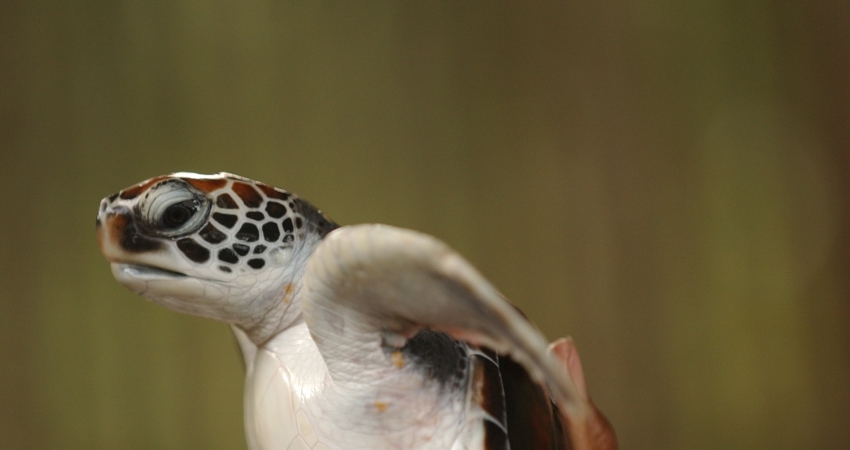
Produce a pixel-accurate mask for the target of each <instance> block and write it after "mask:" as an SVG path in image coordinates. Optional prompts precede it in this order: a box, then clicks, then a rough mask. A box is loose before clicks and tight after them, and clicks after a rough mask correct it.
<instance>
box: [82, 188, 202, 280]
mask: <svg viewBox="0 0 850 450" xmlns="http://www.w3.org/2000/svg"><path fill="white" fill-rule="evenodd" d="M110 198H111V197H107V198H105V199H103V200H102V201H101V202H100V209H99V210H98V214H97V220H96V221H95V226H96V228H97V242H98V245H99V246H100V252H101V253H103V256H104V257H105V258H106V259H107V260H108V261H109V262H110V263H112V266H113V273H116V274H117V273H118V272H120V273H121V274H122V275H123V276H122V277H121V278H132V277H135V276H139V277H143V278H150V277H165V278H174V277H178V276H179V277H185V276H186V275H185V274H184V273H183V272H184V271H185V270H188V269H190V268H189V267H177V266H178V265H179V263H180V262H181V259H180V258H179V257H177V255H174V254H173V249H172V247H171V246H169V245H166V243H165V242H163V240H162V239H158V238H151V237H147V236H145V235H143V234H141V233H140V232H139V230H138V228H137V227H136V224H135V221H134V218H133V212H132V210H131V208H130V207H129V205H124V204H117V205H116V204H114V203H112V202H110ZM117 267H120V269H116V268H117ZM116 270H118V272H116ZM116 278H118V275H116Z"/></svg>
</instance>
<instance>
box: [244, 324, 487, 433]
mask: <svg viewBox="0 0 850 450" xmlns="http://www.w3.org/2000/svg"><path fill="white" fill-rule="evenodd" d="M239 335H240V332H238V331H237V337H240V339H239V341H240V344H241V345H242V347H243V353H244V355H245V359H246V365H247V373H246V382H245V405H244V406H245V428H246V435H247V439H248V447H249V448H250V449H251V450H272V449H274V450H302V449H313V450H357V449H363V450H366V449H369V450H384V449H386V450H389V449H394V450H395V449H420V450H431V449H434V450H436V449H440V450H461V449H466V450H479V449H482V448H483V436H484V433H483V425H482V421H481V418H482V414H481V413H480V411H478V410H477V408H472V409H470V402H469V398H461V397H462V395H447V394H439V392H438V388H437V387H436V386H432V385H429V384H427V383H425V382H424V381H423V380H422V378H421V376H420V375H418V373H416V372H414V371H409V370H408V371H406V370H396V369H387V370H385V371H383V372H382V371H372V372H370V373H368V374H365V373H364V377H363V380H362V382H358V383H350V382H349V383H346V385H340V384H339V383H335V382H334V381H333V380H331V379H330V377H329V376H328V371H327V367H326V366H325V363H324V361H323V360H322V357H321V355H320V354H319V350H318V348H317V347H316V345H315V343H314V342H313V340H312V339H311V337H310V334H309V331H308V329H307V326H306V325H305V324H304V323H303V322H302V323H299V324H296V325H294V326H292V327H291V328H288V329H287V330H285V331H284V332H282V333H280V334H279V335H277V336H275V337H274V338H273V339H272V340H270V341H269V342H268V343H266V344H265V345H263V346H262V347H261V348H259V349H258V348H256V347H254V346H253V344H251V343H250V341H247V340H246V339H243V337H244V336H239Z"/></svg>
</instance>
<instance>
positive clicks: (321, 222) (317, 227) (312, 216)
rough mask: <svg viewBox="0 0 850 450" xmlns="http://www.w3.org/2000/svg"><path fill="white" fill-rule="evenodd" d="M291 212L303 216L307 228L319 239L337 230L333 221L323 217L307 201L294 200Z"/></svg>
mask: <svg viewBox="0 0 850 450" xmlns="http://www.w3.org/2000/svg"><path fill="white" fill-rule="evenodd" d="M292 206H293V208H292V209H293V210H294V211H295V212H296V213H298V214H301V215H302V216H304V220H306V221H307V225H308V227H309V228H312V229H313V230H314V231H315V232H316V233H318V234H319V236H320V237H322V238H324V237H325V236H327V234H328V233H330V232H331V231H333V230H336V229H337V228H339V225H337V224H336V222H334V221H333V220H331V219H330V218H328V216H326V215H324V214H323V213H322V211H320V210H319V209H318V208H316V207H315V206H313V205H312V204H311V203H310V202H308V201H307V200H304V199H301V198H296V199H294V200H293V204H292Z"/></svg>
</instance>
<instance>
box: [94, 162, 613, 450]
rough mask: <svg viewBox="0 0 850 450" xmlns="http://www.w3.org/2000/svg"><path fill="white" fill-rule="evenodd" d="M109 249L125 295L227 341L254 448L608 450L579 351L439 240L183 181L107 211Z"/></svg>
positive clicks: (266, 194)
mask: <svg viewBox="0 0 850 450" xmlns="http://www.w3.org/2000/svg"><path fill="white" fill-rule="evenodd" d="M97 234H98V241H99V244H100V248H101V251H102V252H103V254H104V256H105V257H106V259H107V260H109V262H110V263H111V267H112V273H113V275H114V276H115V278H116V279H117V280H118V281H119V282H121V283H122V284H123V285H125V286H126V287H128V288H129V289H131V290H133V291H134V292H136V293H138V294H140V295H141V296H143V297H145V298H147V299H149V300H152V301H154V302H157V303H160V304H161V305H163V306H165V307H167V308H169V309H172V310H175V311H178V312H183V313H187V314H193V315H196V316H202V317H208V318H212V319H217V320H220V321H223V322H226V323H228V324H229V325H231V327H232V329H233V332H234V334H235V335H236V338H237V341H238V343H239V346H240V348H241V350H242V354H243V357H244V360H245V364H246V382H245V397H244V399H245V400H244V408H245V427H246V435H247V440H248V447H249V448H251V449H252V450H270V449H288V450H301V449H313V450H328V449H352V450H353V449H369V450H384V449H422V450H425V449H441V450H448V449H452V450H460V449H468V450H478V449H507V448H512V449H514V450H521V449H547V450H548V449H564V448H613V447H610V446H608V447H604V446H602V447H599V446H597V447H594V446H593V445H594V444H593V442H591V441H592V440H593V439H595V437H594V436H592V435H593V433H594V430H593V429H592V426H591V427H590V428H588V430H590V431H587V430H585V431H582V429H581V426H578V428H577V425H576V423H580V422H581V421H582V420H584V421H588V420H589V421H590V422H593V420H597V419H596V415H595V414H596V412H595V410H594V409H593V407H592V405H591V404H590V403H589V402H588V401H587V396H586V393H585V392H584V389H583V384H584V383H583V379H578V380H576V381H578V386H577V385H576V383H575V382H574V381H573V379H571V377H570V374H572V375H573V376H574V377H578V378H581V377H582V376H583V375H581V369H580V366H578V369H577V370H576V369H575V367H574V366H575V364H572V361H573V359H574V360H575V361H578V360H577V354H575V358H572V357H571V356H570V355H569V352H570V351H571V350H570V349H571V348H572V347H570V346H571V344H570V343H569V342H566V341H561V342H560V343H559V344H558V345H556V346H555V354H557V355H560V356H561V358H560V359H559V358H555V357H552V355H551V353H547V345H546V342H545V341H544V339H543V337H542V336H541V335H540V333H539V332H538V331H537V330H536V329H535V328H534V327H533V326H532V325H531V323H530V322H529V321H528V320H527V319H526V318H525V317H524V316H523V315H522V314H521V313H520V312H519V311H518V310H517V309H515V308H514V307H512V306H511V305H510V304H509V303H508V302H507V301H506V300H505V299H504V298H503V297H502V296H501V295H500V294H499V292H498V291H497V290H496V289H495V288H494V287H493V286H492V285H491V284H490V283H488V282H487V281H486V280H485V279H484V278H483V277H482V276H481V275H480V274H479V273H478V272H477V271H476V270H475V269H474V268H473V267H472V266H471V265H470V264H469V263H468V262H466V261H465V260H464V259H463V258H462V257H460V256H459V255H458V254H457V253H455V252H453V251H452V250H451V249H450V248H449V247H448V246H446V245H445V244H443V243H442V242H440V241H438V240H437V239H435V238H433V237H430V236H428V235H425V234H421V233H418V232H414V231H410V230H404V229H399V228H395V227H391V226H386V225H356V226H346V227H340V226H338V225H337V224H336V223H334V222H333V221H332V220H331V219H329V218H328V217H327V216H325V215H324V214H323V213H322V212H321V211H319V210H318V209H317V208H315V207H314V206H313V205H311V204H310V203H308V202H307V201H305V200H303V199H301V198H299V197H298V196H296V195H294V194H292V193H290V192H287V191H285V190H282V189H278V188H274V187H272V186H269V185H266V184H263V183H260V182H256V181H253V180H249V179H247V178H243V177H239V176H236V175H232V174H228V173H221V174H217V175H199V174H194V173H186V172H181V173H174V174H171V175H165V176H160V177H155V178H151V179H149V180H147V181H144V182H142V183H139V184H137V185H135V186H132V187H129V188H127V189H124V190H122V191H120V192H118V193H115V194H113V195H110V196H109V197H106V198H104V199H103V200H102V201H101V203H100V209H99V211H98V215H97ZM564 352H566V353H564ZM573 353H574V352H573ZM568 363H569V364H568ZM571 364H572V366H570V365H571ZM567 366H569V367H568V369H569V370H568V369H567V368H565V367H567ZM562 416H566V418H567V419H568V420H566V421H565V420H564V418H563V417H562ZM600 417H601V416H600ZM587 418H591V419H592V420H590V419H587ZM603 422H604V419H603ZM585 428H587V427H585ZM603 428H604V427H603ZM576 430H578V431H576ZM606 430H607V429H605V430H603V432H602V434H601V436H602V437H603V438H605V439H607V437H606V436H607V434H606V433H608V431H606ZM570 432H572V434H573V437H572V442H571V440H570V437H569V435H570ZM582 433H584V434H589V435H591V436H590V438H591V439H589V440H588V439H585V438H581V436H579V437H578V438H577V437H576V434H578V435H581V434H582ZM597 434H599V433H597ZM612 436H613V435H611V437H612ZM582 439H584V440H582ZM603 440H604V439H603ZM585 441H587V442H590V443H589V444H587V443H585ZM611 442H613V440H611Z"/></svg>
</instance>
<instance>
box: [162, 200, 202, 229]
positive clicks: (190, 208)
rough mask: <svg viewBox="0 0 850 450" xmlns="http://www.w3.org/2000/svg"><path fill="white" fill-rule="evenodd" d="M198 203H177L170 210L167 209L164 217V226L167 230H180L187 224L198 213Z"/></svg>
mask: <svg viewBox="0 0 850 450" xmlns="http://www.w3.org/2000/svg"><path fill="white" fill-rule="evenodd" d="M197 203H198V202H197V201H196V200H194V199H192V200H186V201H185V202H180V203H175V204H173V205H171V206H169V207H168V208H165V214H163V215H162V225H163V227H165V228H178V227H180V225H183V224H185V223H186V222H188V221H189V219H191V218H192V216H193V215H194V214H195V213H196V212H198V205H197Z"/></svg>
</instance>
